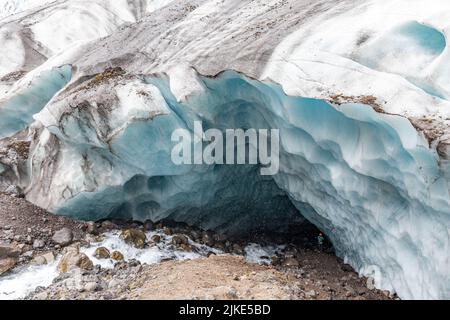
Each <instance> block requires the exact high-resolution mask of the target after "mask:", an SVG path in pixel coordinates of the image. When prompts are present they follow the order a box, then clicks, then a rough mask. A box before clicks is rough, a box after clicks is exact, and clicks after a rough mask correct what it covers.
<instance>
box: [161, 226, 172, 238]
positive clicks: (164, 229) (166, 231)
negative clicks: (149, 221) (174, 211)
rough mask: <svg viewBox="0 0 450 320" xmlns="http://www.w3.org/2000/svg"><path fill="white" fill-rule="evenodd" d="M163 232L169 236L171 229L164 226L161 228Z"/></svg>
mask: <svg viewBox="0 0 450 320" xmlns="http://www.w3.org/2000/svg"><path fill="white" fill-rule="evenodd" d="M163 233H164V234H165V235H166V236H171V235H173V231H172V229H171V228H168V227H164V228H163Z"/></svg>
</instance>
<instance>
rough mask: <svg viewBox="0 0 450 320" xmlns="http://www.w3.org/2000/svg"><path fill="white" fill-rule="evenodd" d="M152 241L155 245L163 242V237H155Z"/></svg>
mask: <svg viewBox="0 0 450 320" xmlns="http://www.w3.org/2000/svg"><path fill="white" fill-rule="evenodd" d="M152 241H153V242H154V243H160V242H161V236H159V235H157V234H156V235H154V236H153V237H152Z"/></svg>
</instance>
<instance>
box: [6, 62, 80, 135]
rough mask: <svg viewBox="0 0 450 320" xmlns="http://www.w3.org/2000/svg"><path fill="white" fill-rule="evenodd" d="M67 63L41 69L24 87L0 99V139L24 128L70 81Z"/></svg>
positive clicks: (69, 69)
mask: <svg viewBox="0 0 450 320" xmlns="http://www.w3.org/2000/svg"><path fill="white" fill-rule="evenodd" d="M71 77H72V67H71V66H69V65H65V66H61V67H58V68H54V69H52V70H47V71H43V72H42V73H40V74H39V75H38V76H37V77H35V78H34V79H33V80H32V81H31V83H30V85H29V86H25V89H18V90H19V91H18V92H13V93H11V94H12V95H13V96H12V98H10V99H7V100H6V101H5V102H3V103H2V102H1V101H0V139H1V138H5V137H8V136H11V135H13V134H15V133H17V132H19V131H20V130H23V129H25V128H26V127H27V126H28V125H30V124H31V122H32V121H33V115H34V114H36V113H38V112H39V111H41V110H42V108H44V106H45V105H46V104H47V103H48V102H49V101H50V100H51V99H52V98H53V96H54V95H55V94H56V93H57V92H58V91H59V90H61V89H62V88H64V87H65V85H66V84H67V83H68V82H69V81H70V79H71Z"/></svg>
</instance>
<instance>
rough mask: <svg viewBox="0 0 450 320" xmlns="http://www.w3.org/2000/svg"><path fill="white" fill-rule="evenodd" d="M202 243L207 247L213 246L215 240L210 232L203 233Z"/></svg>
mask: <svg viewBox="0 0 450 320" xmlns="http://www.w3.org/2000/svg"><path fill="white" fill-rule="evenodd" d="M202 243H203V244H205V245H207V246H209V247H214V244H215V241H214V238H213V236H212V235H211V234H209V233H208V232H205V234H204V235H203V237H202Z"/></svg>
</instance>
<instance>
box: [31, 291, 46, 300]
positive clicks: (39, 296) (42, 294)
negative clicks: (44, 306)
mask: <svg viewBox="0 0 450 320" xmlns="http://www.w3.org/2000/svg"><path fill="white" fill-rule="evenodd" d="M47 299H48V293H47V292H45V291H43V292H39V293H36V294H35V295H34V300H38V301H43V300H47Z"/></svg>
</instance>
